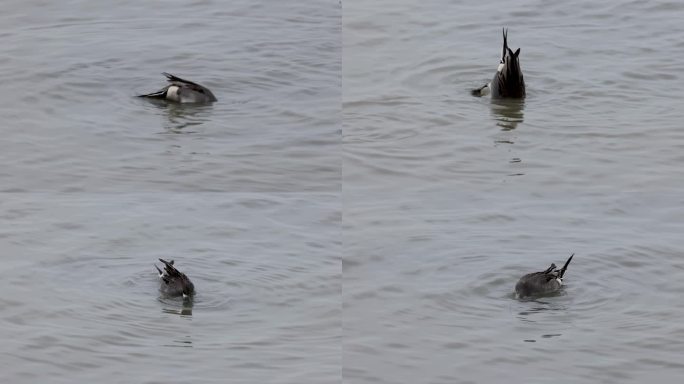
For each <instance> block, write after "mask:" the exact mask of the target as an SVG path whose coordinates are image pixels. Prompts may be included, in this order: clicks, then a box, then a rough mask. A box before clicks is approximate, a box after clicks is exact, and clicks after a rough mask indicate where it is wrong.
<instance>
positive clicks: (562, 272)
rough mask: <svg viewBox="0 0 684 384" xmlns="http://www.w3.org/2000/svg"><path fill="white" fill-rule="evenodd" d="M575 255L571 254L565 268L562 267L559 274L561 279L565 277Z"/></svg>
mask: <svg viewBox="0 0 684 384" xmlns="http://www.w3.org/2000/svg"><path fill="white" fill-rule="evenodd" d="M573 256H575V254H574V253H573V254H572V255H570V258H569V259H568V261H566V262H565V265H564V266H563V268H561V270H560V273H559V275H558V277H560V278H561V279H562V278H563V275H564V274H565V270H566V269H568V265H569V264H570V260H572V257H573Z"/></svg>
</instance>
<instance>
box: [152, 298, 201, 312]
mask: <svg viewBox="0 0 684 384" xmlns="http://www.w3.org/2000/svg"><path fill="white" fill-rule="evenodd" d="M159 300H160V301H161V302H162V303H163V304H165V305H166V307H164V308H162V312H164V313H169V314H173V315H181V316H192V306H193V302H194V300H193V298H192V296H191V297H186V298H183V299H182V301H179V300H178V299H164V298H160V299H159ZM178 304H180V307H178Z"/></svg>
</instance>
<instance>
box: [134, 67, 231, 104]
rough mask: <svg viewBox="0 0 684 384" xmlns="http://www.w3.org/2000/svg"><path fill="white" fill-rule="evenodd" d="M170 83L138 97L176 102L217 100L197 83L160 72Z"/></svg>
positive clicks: (208, 101) (209, 101)
mask: <svg viewBox="0 0 684 384" xmlns="http://www.w3.org/2000/svg"><path fill="white" fill-rule="evenodd" d="M162 74H163V75H164V76H166V79H167V81H168V82H169V83H170V84H169V85H167V86H166V87H164V88H162V89H160V90H159V91H157V92H152V93H148V94H145V95H138V97H147V98H150V99H163V100H168V101H172V102H176V103H183V104H185V103H196V104H198V103H213V102H214V101H217V99H216V96H214V94H213V93H211V91H210V90H209V89H208V88H206V87H203V86H201V85H199V84H197V83H193V82H192V81H190V80H185V79H181V78H180V77H178V76H174V75H172V74H170V73H168V72H162Z"/></svg>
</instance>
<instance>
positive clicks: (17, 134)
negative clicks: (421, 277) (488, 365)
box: [0, 0, 341, 384]
mask: <svg viewBox="0 0 684 384" xmlns="http://www.w3.org/2000/svg"><path fill="white" fill-rule="evenodd" d="M340 26H341V7H340V4H339V3H338V2H337V1H334V2H328V1H318V0H312V1H299V2H296V3H293V2H282V1H241V0H238V1H195V2H187V1H164V2H138V1H122V2H117V3H111V2H105V1H78V0H77V1H72V2H68V3H64V2H44V1H43V2H41V1H14V0H10V1H5V2H3V5H2V12H0V37H1V39H0V40H1V41H2V44H0V81H1V82H2V84H3V90H2V92H0V117H1V119H0V120H1V121H2V124H1V125H0V135H2V144H0V146H1V149H2V150H0V164H2V167H1V169H0V180H1V181H2V184H1V185H0V246H1V249H2V265H1V266H0V275H1V278H0V291H1V292H2V295H1V297H0V307H1V308H2V314H1V315H0V325H1V326H0V338H1V339H2V340H3V343H2V346H0V382H2V383H46V382H50V383H89V382H107V383H110V382H112V383H210V382H213V383H226V382H230V383H249V384H252V383H337V382H339V377H340V373H339V372H340V363H339V362H340V344H341V308H340V286H341V241H340V223H341V210H340V205H341V203H340V190H341V177H340V176H341V145H340V143H341V121H340V111H341V105H340V99H341V81H340V71H341V69H340V65H341V58H340V55H341V40H340V35H341V31H340ZM161 72H170V73H173V74H176V75H178V76H180V77H183V78H187V79H189V80H193V81H196V82H198V83H200V84H202V85H205V86H207V87H208V88H210V89H211V91H212V92H213V93H214V94H215V95H216V97H217V98H218V102H216V103H214V104H212V105H195V106H192V105H173V104H166V103H154V102H150V100H146V99H141V98H137V97H135V95H138V94H141V93H147V92H152V91H156V90H158V89H160V88H161V87H162V86H164V85H165V78H164V77H163V76H162V74H161ZM160 257H161V258H165V259H174V260H175V261H176V265H177V266H178V267H179V269H181V270H182V271H183V272H185V273H186V274H187V275H188V276H189V277H190V278H191V279H192V281H193V282H194V284H195V287H196V291H197V295H196V296H195V297H194V300H193V301H192V302H183V301H182V300H178V299H167V298H163V297H160V295H159V292H158V279H157V271H156V270H155V268H154V263H155V262H156V263H157V264H159V262H158V261H157V259H158V258H160Z"/></svg>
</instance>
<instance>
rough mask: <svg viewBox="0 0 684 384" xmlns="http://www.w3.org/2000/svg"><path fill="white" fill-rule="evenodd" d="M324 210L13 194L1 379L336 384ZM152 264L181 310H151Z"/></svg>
mask: <svg viewBox="0 0 684 384" xmlns="http://www.w3.org/2000/svg"><path fill="white" fill-rule="evenodd" d="M337 201H338V197H337V196H336V195H329V196H324V195H319V196H317V197H313V196H310V195H301V196H298V195H292V194H286V195H281V196H278V195H271V196H260V195H254V194H233V195H227V194H220V193H219V194H211V193H204V194H203V195H202V196H201V199H197V200H193V199H189V198H188V196H187V194H184V193H179V194H167V195H165V196H164V198H163V199H159V198H158V197H157V196H156V195H152V194H126V195H108V196H102V195H95V196H90V197H88V196H83V195H78V194H70V195H57V196H55V195H47V194H13V196H12V202H11V203H6V202H5V203H3V205H2V208H1V209H0V217H1V218H2V220H0V234H1V235H2V239H3V246H4V248H3V254H4V259H3V271H2V273H3V278H2V283H1V284H0V287H1V288H2V292H3V295H2V298H0V304H1V306H2V308H3V311H2V315H0V322H2V328H1V330H0V335H1V336H2V339H3V340H4V342H3V345H2V348H0V355H1V356H2V364H3V369H2V373H0V377H2V378H3V379H4V381H7V382H15V383H16V382H41V381H46V380H47V381H50V382H64V383H68V382H88V381H97V380H98V379H99V378H102V377H115V378H116V379H114V380H113V381H114V382H150V383H152V382H174V383H175V382H187V381H188V380H189V381H196V382H226V380H228V381H231V380H230V379H229V378H233V379H234V381H235V382H240V383H249V382H276V383H291V382H325V383H332V382H335V381H336V380H337V379H339V345H340V316H341V312H340V305H339V302H340V301H339V300H340V299H339V287H340V284H339V280H340V267H339V266H340V253H341V250H340V241H339V222H340V212H339V210H338V209H336V208H334V207H335V203H336V202H337ZM160 257H161V258H165V259H174V260H175V265H176V266H177V267H178V268H179V269H180V270H181V271H183V272H184V273H186V274H187V275H188V276H189V277H190V278H191V279H192V281H193V283H194V285H195V289H196V292H197V293H196V295H195V296H194V300H193V301H192V302H183V300H182V299H168V298H164V297H161V296H160V294H159V292H158V287H159V285H158V284H159V283H158V279H157V271H156V270H155V268H154V264H155V263H156V264H159V262H158V260H157V259H158V258H160Z"/></svg>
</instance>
